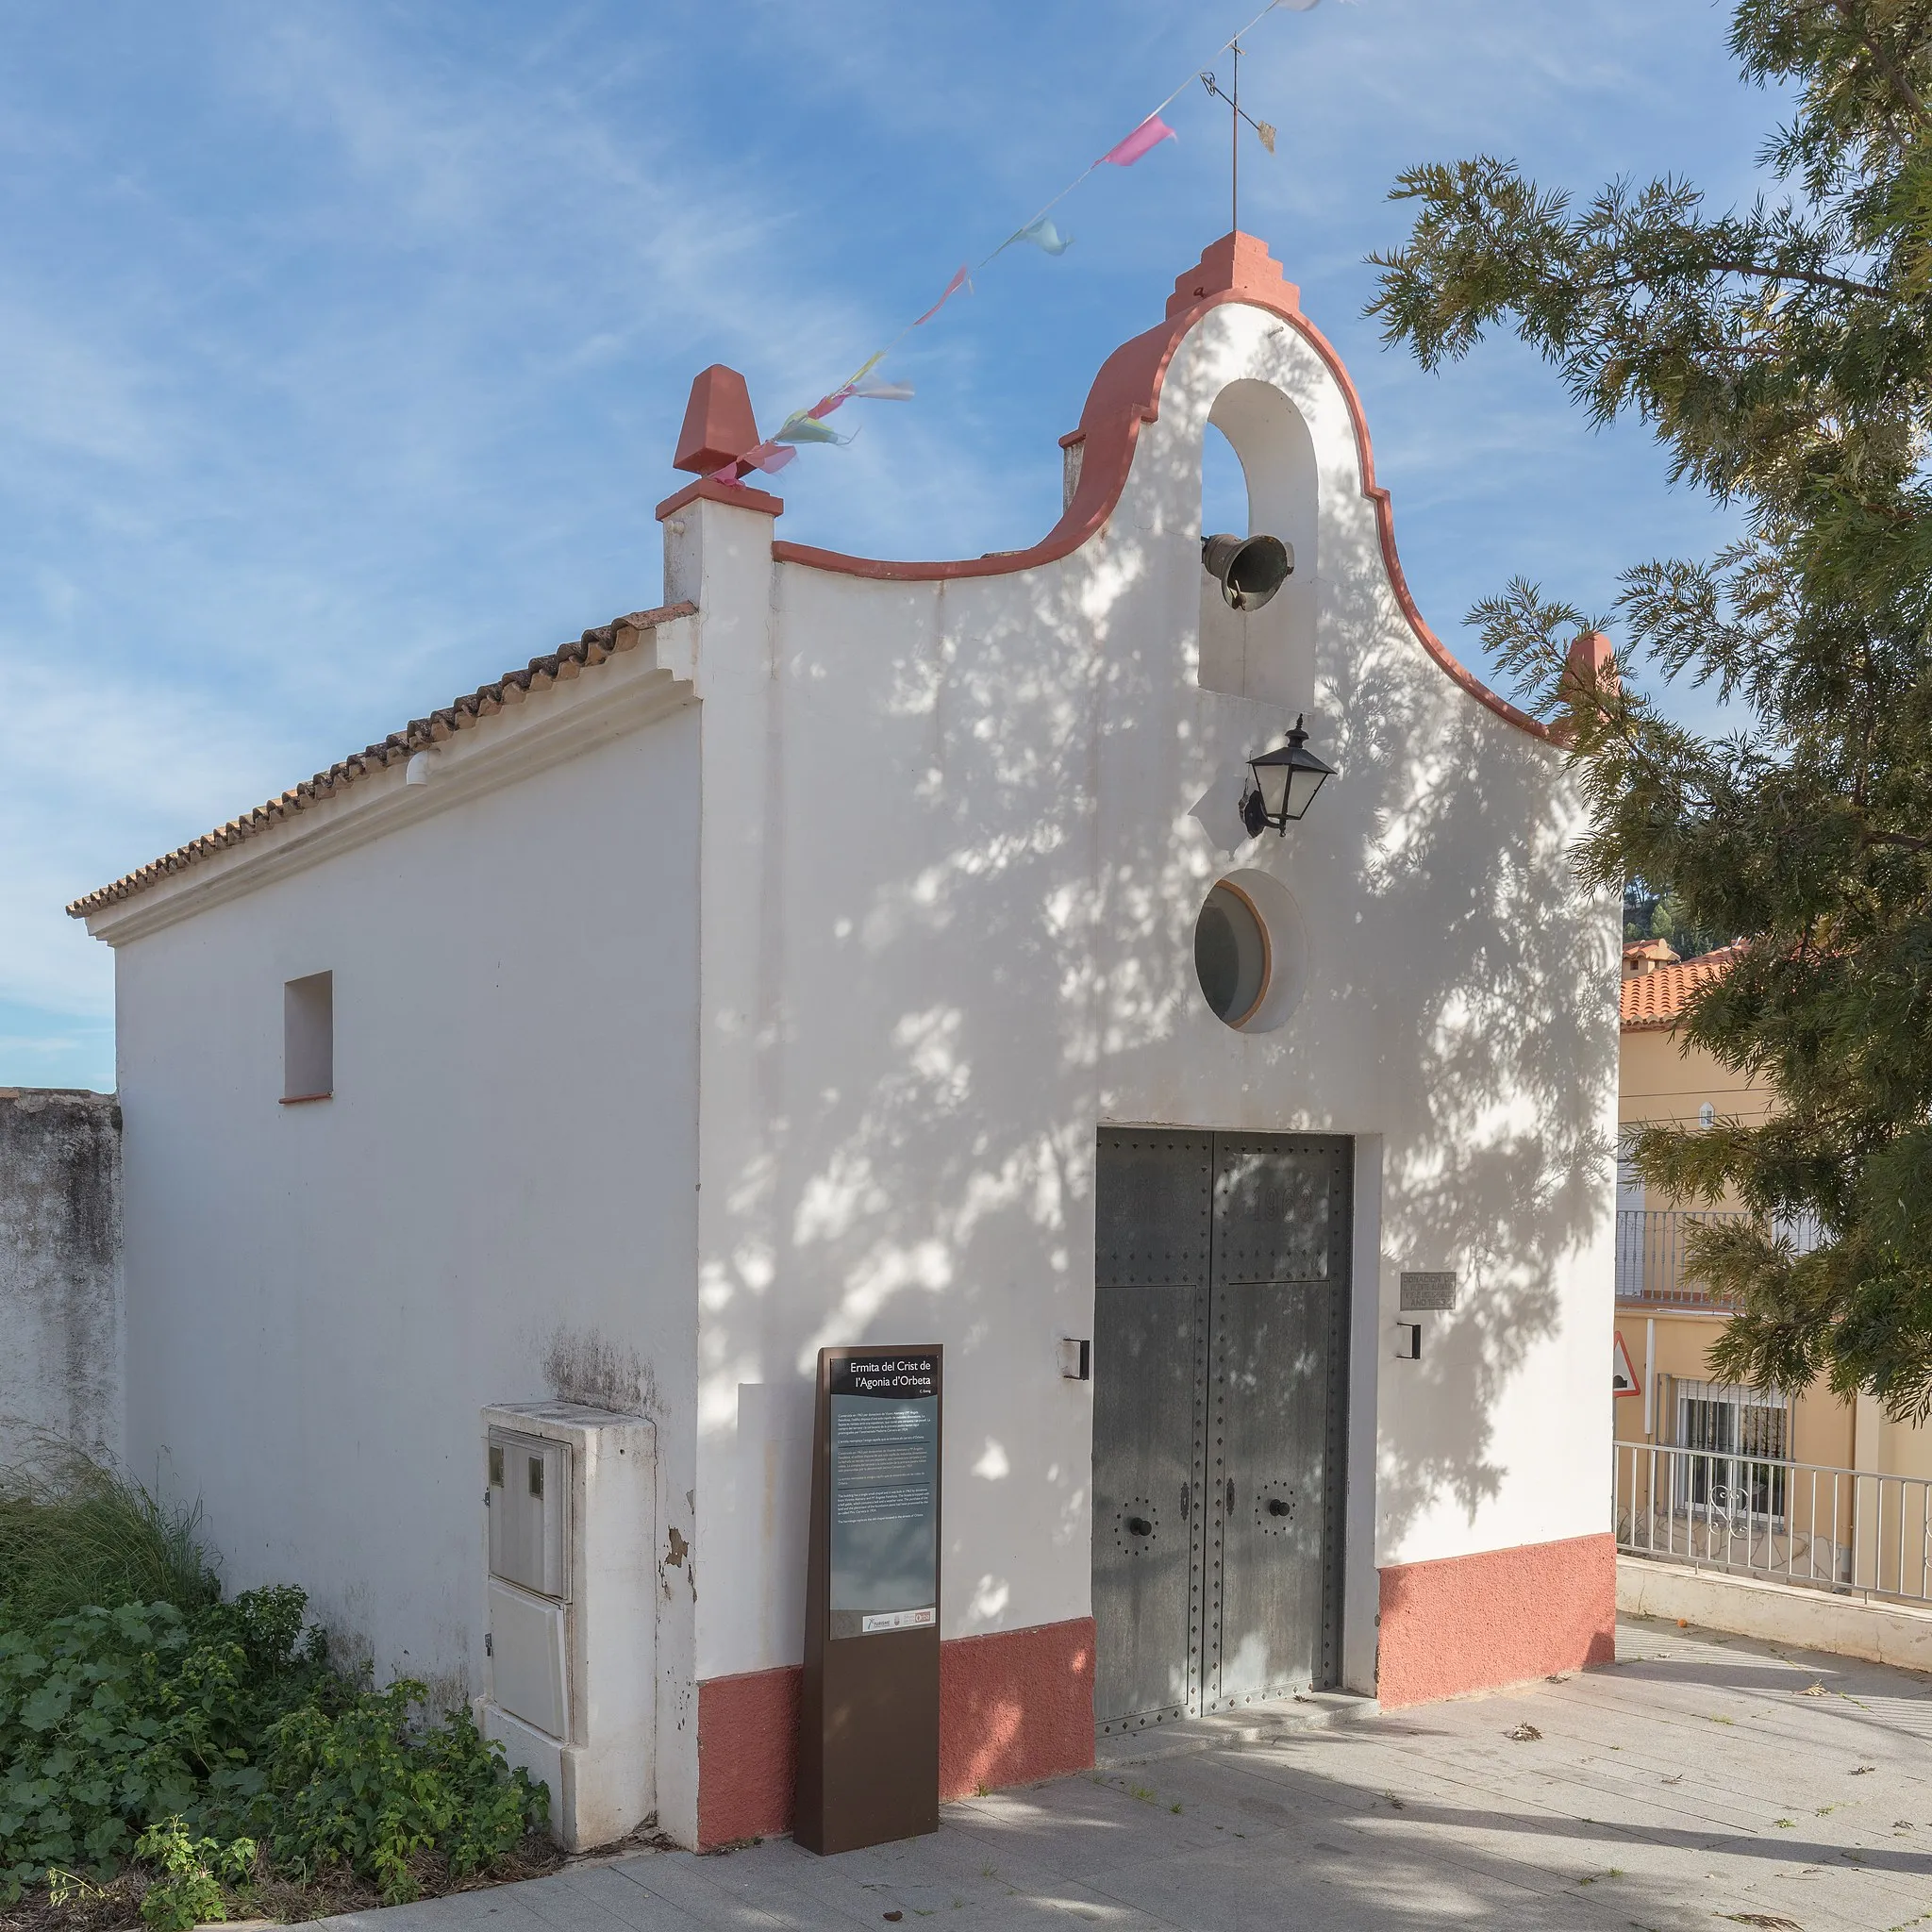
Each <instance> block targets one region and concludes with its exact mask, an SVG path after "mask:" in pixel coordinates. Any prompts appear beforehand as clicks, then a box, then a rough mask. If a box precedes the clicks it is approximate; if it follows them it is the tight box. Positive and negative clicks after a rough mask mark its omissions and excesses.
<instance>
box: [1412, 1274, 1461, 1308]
mask: <svg viewBox="0 0 1932 1932" xmlns="http://www.w3.org/2000/svg"><path fill="white" fill-rule="evenodd" d="M1455 1306H1456V1276H1455V1275H1454V1274H1410V1273H1409V1272H1408V1271H1407V1269H1404V1271H1403V1274H1402V1309H1403V1312H1404V1313H1405V1314H1407V1313H1408V1312H1410V1311H1411V1310H1414V1309H1429V1308H1453V1307H1455Z"/></svg>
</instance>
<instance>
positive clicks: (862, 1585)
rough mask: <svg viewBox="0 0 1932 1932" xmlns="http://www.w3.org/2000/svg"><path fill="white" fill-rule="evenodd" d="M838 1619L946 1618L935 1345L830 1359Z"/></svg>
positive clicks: (904, 1623) (917, 1622) (846, 1633)
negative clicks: (941, 1590) (942, 1613)
mask: <svg viewBox="0 0 1932 1932" xmlns="http://www.w3.org/2000/svg"><path fill="white" fill-rule="evenodd" d="M829 1393H830V1396H831V1410H832V1413H831V1424H832V1427H831V1471H830V1474H831V1491H832V1494H831V1504H832V1507H831V1532H832V1548H831V1566H830V1567H831V1603H830V1605H829V1610H830V1623H831V1629H830V1632H829V1634H830V1635H831V1636H832V1637H833V1638H835V1639H838V1638H845V1637H867V1636H872V1635H874V1634H875V1633H876V1632H878V1631H882V1630H917V1629H920V1628H923V1627H924V1625H926V1624H936V1623H937V1622H938V1620H939V1601H938V1591H937V1589H936V1587H935V1586H936V1585H937V1583H938V1580H939V1495H940V1365H939V1356H938V1354H937V1352H935V1351H933V1350H916V1351H907V1352H905V1353H902V1354H896V1355H889V1356H873V1355H865V1356H859V1355H854V1354H846V1355H844V1356H842V1357H841V1358H840V1359H838V1360H835V1361H834V1362H833V1363H832V1365H831V1375H830V1388H829Z"/></svg>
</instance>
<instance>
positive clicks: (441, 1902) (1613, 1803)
mask: <svg viewBox="0 0 1932 1932" xmlns="http://www.w3.org/2000/svg"><path fill="white" fill-rule="evenodd" d="M1512 1733H1513V1734H1515V1735H1511V1734H1512ZM1531 1733H1536V1734H1538V1735H1530V1734H1531ZM1250 1735H1251V1736H1253V1734H1252V1733H1251V1734H1250ZM1162 1743H1163V1748H1164V1749H1166V1750H1169V1751H1172V1749H1173V1744H1174V1740H1162ZM1921 1921H1923V1922H1924V1924H1926V1925H1927V1927H1928V1932H1932V1678H1926V1677H1924V1676H1920V1675H1916V1674H1911V1673H1907V1672H1903V1671H1897V1670H1890V1669H1888V1668H1886V1667H1885V1666H1883V1665H1877V1664H1870V1663H1860V1662H1854V1661H1850V1660H1847V1659H1844V1658H1840V1657H1821V1656H1816V1655H1812V1654H1808V1653H1803V1652H1795V1651H1787V1652H1780V1651H1778V1650H1776V1649H1774V1647H1772V1646H1770V1645H1767V1644H1763V1643H1758V1642H1754V1641H1749V1640H1747V1639H1743V1638H1731V1637H1724V1636H1721V1635H1717V1634H1714V1633H1709V1632H1704V1631H1698V1630H1681V1629H1679V1628H1677V1627H1676V1626H1675V1625H1674V1624H1658V1623H1649V1622H1641V1621H1635V1620H1632V1621H1626V1622H1625V1623H1624V1624H1622V1625H1621V1626H1620V1630H1619V1638H1618V1659H1617V1662H1616V1663H1615V1664H1614V1665H1611V1666H1607V1667H1605V1668H1603V1669H1601V1670H1594V1671H1590V1672H1587V1673H1582V1674H1576V1675H1573V1676H1570V1677H1567V1678H1565V1679H1563V1680H1561V1681H1550V1682H1545V1683H1540V1684H1537V1685H1535V1686H1533V1687H1529V1688H1526V1689H1523V1690H1519V1691H1508V1692H1499V1693H1497V1694H1495V1695H1492V1696H1489V1697H1482V1698H1473V1699H1469V1700H1466V1701H1462V1702H1458V1703H1454V1704H1444V1705H1432V1706H1428V1707H1424V1708H1421V1709H1417V1710H1411V1711H1402V1712H1395V1713H1392V1714H1389V1715H1381V1716H1369V1717H1365V1718H1362V1719H1360V1720H1358V1721H1355V1722H1347V1721H1339V1722H1334V1723H1330V1724H1327V1725H1326V1726H1325V1727H1323V1728H1310V1729H1307V1730H1294V1729H1283V1730H1279V1731H1270V1730H1268V1729H1267V1728H1266V1727H1263V1730H1262V1732H1261V1734H1260V1735H1259V1736H1258V1737H1254V1739H1253V1740H1252V1741H1243V1742H1236V1743H1232V1744H1229V1743H1225V1742H1222V1743H1217V1744H1214V1745H1212V1746H1211V1747H1209V1748H1205V1749H1201V1750H1198V1751H1195V1752H1192V1753H1190V1754H1182V1755H1170V1756H1163V1757H1159V1758H1158V1759H1157V1760H1155V1761H1151V1762H1148V1763H1145V1764H1140V1765H1134V1764H1122V1763H1119V1762H1115V1763H1113V1764H1110V1765H1108V1766H1106V1767H1104V1768H1102V1769H1100V1770H1096V1771H1095V1772H1093V1773H1091V1774H1085V1775H1081V1776H1074V1777H1068V1778H1061V1779H1058V1780H1056V1781H1055V1782H1053V1783H1051V1784H1046V1785H1041V1786H1037V1787H1035V1788H1033V1789H1031V1790H1021V1791H1008V1792H999V1793H996V1794H994V1795H992V1796H991V1797H986V1798H976V1799H970V1800H967V1801H964V1802H962V1803H959V1804H956V1805H949V1806H947V1807H945V1813H944V1822H943V1824H942V1825H941V1829H940V1831H939V1832H938V1833H936V1834H935V1835H934V1836H932V1837H930V1838H926V1839H921V1840H913V1841H910V1842H908V1843H905V1844H898V1845H889V1846H884V1847H881V1848H879V1849H877V1850H874V1851H867V1852H853V1853H847V1854H844V1855H843V1856H841V1857H834V1858H815V1857H811V1856H810V1855H809V1854H808V1853H806V1852H802V1851H799V1850H798V1849H797V1848H796V1847H795V1846H793V1845H792V1844H791V1842H790V1840H771V1841H768V1842H765V1843H763V1844H759V1845H757V1846H754V1847H752V1848H749V1849H747V1850H743V1851H739V1852H733V1853H729V1854H726V1855H723V1856H717V1857H695V1856H693V1855H691V1854H689V1853H678V1852H671V1853H657V1854H646V1855H643V1856H641V1857H629V1858H625V1859H622V1860H614V1861H606V1862H597V1861H584V1862H580V1863H577V1864H575V1865H571V1866H568V1867H566V1868H565V1869H564V1870H563V1871H561V1872H559V1873H558V1874H555V1875H553V1876H551V1877H548V1878H541V1879H538V1880H535V1881H533V1882H531V1883H528V1884H523V1885H509V1886H501V1887H498V1888H497V1889H495V1890H488V1891H475V1892H467V1893H464V1894H462V1895H460V1896H458V1897H455V1898H448V1899H436V1900H429V1901H425V1903H423V1904H420V1905H414V1906H404V1907H396V1908H394V1909H392V1910H389V1911H384V1912H364V1913H354V1914H350V1915H348V1916H346V1917H344V1918H341V1919H338V1920H332V1921H329V1922H327V1923H328V1924H332V1925H337V1926H342V1927H355V1928H357V1932H685V1928H689V1927H699V1926H703V1927H725V1926H729V1927H747V1928H753V1927H756V1928H793V1927H795V1928H832V1927H840V1928H851V1927H856V1926H871V1927H876V1926H879V1925H881V1924H905V1925H908V1926H910V1925H915V1924H926V1923H932V1924H934V1925H935V1926H936V1927H937V1926H939V1925H945V1926H948V1927H952V1926H957V1927H959V1928H961V1932H966V1928H972V1932H981V1928H985V1932H1006V1928H1008V1927H1020V1926H1049V1925H1050V1926H1059V1927H1068V1926H1071V1925H1074V1924H1079V1923H1085V1924H1094V1925H1101V1926H1106V1927H1109V1928H1118V1932H1142V1928H1157V1927H1169V1928H1171V1927H1181V1928H1186V1932H1249V1928H1257V1932H1258V1928H1262V1927H1268V1928H1274V1927H1297V1928H1298V1927H1309V1928H1321V1932H1326V1928H1331V1927H1336V1928H1339V1927H1349V1928H1356V1927H1361V1928H1373V1932H1381V1928H1396V1927H1421V1926H1440V1925H1463V1924H1469V1925H1476V1924H1480V1925H1483V1926H1503V1927H1518V1926H1521V1927H1539V1928H1567V1927H1577V1928H1584V1927H1591V1928H1597V1927H1602V1928H1615V1932H1624V1928H1626V1927H1631V1926H1635V1927H1640V1928H1642V1927H1649V1928H1654V1932H1680V1928H1688V1927H1691V1926H1693V1925H1694V1926H1698V1927H1702V1928H1705V1932H1713V1928H1721V1927H1722V1926H1723V1925H1724V1924H1746V1925H1757V1926H1766V1927H1788V1926H1797V1927H1801V1928H1804V1932H1825V1928H1834V1927H1853V1926H1856V1927H1860V1928H1872V1932H1890V1928H1893V1927H1901V1926H1905V1925H1910V1924H1919V1923H1920V1922H1921Z"/></svg>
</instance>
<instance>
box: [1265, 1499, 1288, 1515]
mask: <svg viewBox="0 0 1932 1932" xmlns="http://www.w3.org/2000/svg"><path fill="white" fill-rule="evenodd" d="M1268 1513H1269V1515H1271V1516H1286V1515H1287V1514H1288V1505H1287V1504H1286V1503H1285V1502H1283V1501H1282V1499H1281V1498H1280V1497H1279V1496H1270V1497H1269V1498H1268Z"/></svg>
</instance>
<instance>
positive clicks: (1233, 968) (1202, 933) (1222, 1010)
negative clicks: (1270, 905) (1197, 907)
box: [1194, 879, 1274, 1026]
mask: <svg viewBox="0 0 1932 1932" xmlns="http://www.w3.org/2000/svg"><path fill="white" fill-rule="evenodd" d="M1273 964H1274V960H1273V957H1272V950H1271V948H1270V946H1269V943H1268V927H1267V925H1266V924H1264V923H1263V921H1262V918H1261V915H1260V913H1259V912H1257V910H1256V909H1255V902H1254V901H1253V900H1252V899H1251V898H1249V897H1248V895H1247V894H1246V893H1245V892H1244V891H1241V888H1240V887H1239V886H1236V885H1231V884H1229V882H1228V881H1227V880H1225V879H1223V880H1222V882H1221V883H1220V884H1219V885H1218V886H1216V887H1215V888H1214V890H1213V891H1211V892H1209V893H1208V898H1207V901H1206V903H1205V904H1204V905H1203V906H1202V908H1201V916H1200V918H1198V919H1197V920H1195V922H1194V974H1195V976H1196V977H1197V978H1198V979H1199V980H1200V982H1201V992H1202V996H1203V997H1204V998H1205V999H1206V1000H1207V1002H1208V1007H1209V1008H1211V1009H1212V1011H1213V1013H1214V1016H1215V1018H1216V1019H1218V1020H1223V1021H1225V1022H1226V1024H1228V1025H1230V1026H1245V1025H1246V1024H1247V1023H1248V1022H1249V1021H1250V1020H1252V1019H1253V1018H1254V1017H1255V1013H1256V1010H1257V1008H1259V1006H1260V1004H1261V1002H1262V1000H1263V999H1264V998H1265V997H1266V996H1267V992H1268V979H1269V974H1270V973H1271V971H1272V969H1273Z"/></svg>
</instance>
